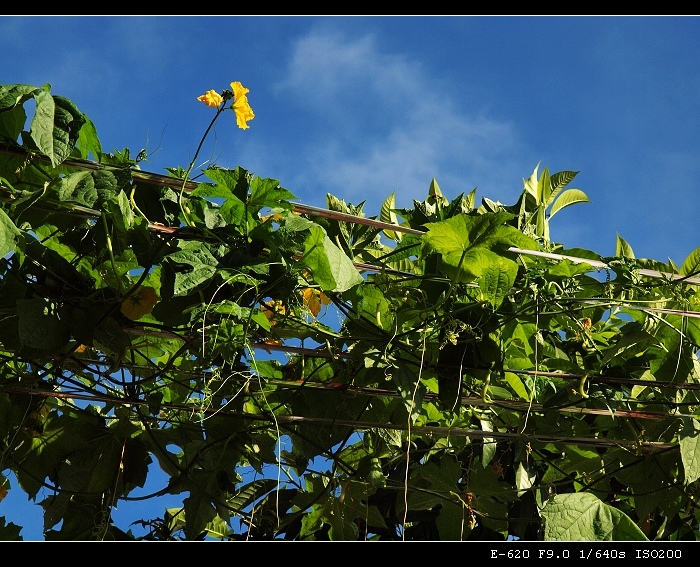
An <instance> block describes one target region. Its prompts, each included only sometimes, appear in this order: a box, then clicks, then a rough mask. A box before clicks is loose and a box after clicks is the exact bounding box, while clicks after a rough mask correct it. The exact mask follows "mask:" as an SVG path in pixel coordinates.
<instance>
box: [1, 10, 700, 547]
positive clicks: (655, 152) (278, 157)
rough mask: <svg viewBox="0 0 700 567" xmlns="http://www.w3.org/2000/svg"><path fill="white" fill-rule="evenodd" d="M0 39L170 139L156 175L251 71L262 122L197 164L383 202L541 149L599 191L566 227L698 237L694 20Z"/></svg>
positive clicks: (86, 105) (99, 105)
mask: <svg viewBox="0 0 700 567" xmlns="http://www.w3.org/2000/svg"><path fill="white" fill-rule="evenodd" d="M0 53H2V59H1V60H0V83H2V84H15V83H26V84H32V85H35V86H41V85H43V84H45V83H50V84H51V86H52V88H51V92H52V93H53V94H55V95H62V96H65V97H68V98H70V99H71V100H72V101H73V102H74V103H75V104H76V105H77V106H78V108H79V109H80V110H81V111H82V112H84V113H85V114H87V115H88V116H89V117H90V118H91V119H92V121H93V122H94V123H95V126H96V127H97V132H98V135H99V137H100V140H101V142H102V145H103V149H104V150H105V151H111V150H113V149H122V148H125V147H128V148H129V149H130V150H131V152H132V155H135V154H136V153H137V152H138V151H139V150H140V149H141V148H147V149H148V151H149V152H154V151H155V150H156V149H157V150H158V151H156V152H155V153H153V154H152V155H151V156H150V157H149V159H148V161H147V162H145V163H142V169H146V170H149V171H155V172H159V173H165V169H164V168H165V167H174V166H182V167H187V166H188V165H189V162H190V160H191V159H192V157H193V154H194V151H195V149H196V147H197V144H198V142H199V140H200V138H201V136H202V134H203V132H204V130H205V129H206V127H207V125H208V124H209V121H210V120H211V118H212V116H213V113H214V110H213V109H211V108H207V107H205V106H204V105H203V104H202V103H200V102H197V100H196V98H197V96H199V95H200V94H203V93H204V92H205V91H207V90H209V89H214V90H217V91H219V92H221V91H222V90H223V89H225V88H228V87H229V84H230V82H231V81H240V82H242V83H243V85H245V86H246V87H247V88H249V89H250V92H249V93H248V99H249V102H250V104H251V106H252V108H253V110H254V112H255V115H256V116H255V119H254V120H253V121H251V122H250V123H249V125H250V129H249V130H245V131H244V130H240V129H238V128H236V126H235V121H234V119H233V115H232V114H230V113H229V114H228V116H225V117H224V119H223V120H220V121H219V122H217V126H216V130H215V132H214V133H213V135H212V136H210V138H208V142H207V144H206V145H205V148H204V150H203V152H202V154H200V161H204V160H211V161H210V162H209V163H216V164H217V165H220V166H222V167H235V166H239V165H240V166H242V167H244V168H245V169H248V170H249V171H251V172H253V173H255V174H256V175H259V176H261V177H272V178H274V179H278V180H279V181H280V183H281V185H282V186H284V187H285V188H287V189H289V190H290V191H292V192H293V193H294V194H295V195H297V196H298V197H299V199H298V200H299V201H300V202H302V203H305V204H310V205H316V206H325V197H326V193H332V194H333V195H335V196H336V197H339V198H341V199H345V201H346V202H351V203H353V204H359V203H360V202H362V201H365V202H366V204H365V209H364V210H365V213H366V215H367V216H372V215H377V214H378V213H379V207H380V205H381V203H382V201H383V200H384V199H385V198H386V197H388V196H389V195H390V194H391V193H392V192H393V193H395V194H396V199H397V205H398V206H399V207H411V206H412V200H413V199H417V200H421V201H422V200H424V199H425V197H426V196H427V191H428V187H429V185H430V181H431V179H432V178H433V177H435V178H436V179H437V181H438V183H439V185H440V188H441V190H442V192H443V193H444V194H445V195H446V196H447V197H448V198H454V197H456V196H457V195H459V194H460V193H468V192H470V191H471V190H472V189H474V188H476V189H477V197H478V199H479V200H480V199H481V198H482V197H488V198H489V199H492V200H496V201H500V202H502V203H505V204H508V205H510V204H513V203H515V201H516V200H517V198H518V196H519V195H520V192H521V191H522V187H523V178H526V177H529V175H530V174H531V173H532V171H533V170H534V168H535V166H537V164H538V163H540V162H541V166H540V171H541V169H542V168H544V167H548V168H549V170H550V172H552V173H554V172H556V171H561V170H574V171H580V173H579V174H578V176H577V177H576V179H575V180H574V181H573V182H572V184H571V187H576V188H579V189H581V190H583V191H584V192H585V193H587V195H588V196H589V198H590V199H591V203H588V204H584V205H576V206H574V207H571V208H570V209H565V210H564V211H562V212H560V213H558V215H557V216H556V217H555V219H554V220H553V221H552V226H551V230H552V233H551V236H552V239H553V240H554V241H556V242H561V243H563V244H564V245H565V246H566V247H568V248H574V247H581V248H587V249H589V250H593V251H595V252H598V253H600V254H602V255H604V256H612V255H613V254H614V253H615V242H616V235H617V234H619V235H620V236H622V238H624V239H625V240H626V241H627V242H628V243H629V244H630V245H631V246H632V248H633V250H634V253H635V255H636V256H637V257H639V258H641V257H644V258H653V259H656V260H661V261H667V260H668V259H669V258H670V259H672V260H673V261H674V262H676V263H677V264H679V265H680V264H681V263H682V262H683V260H684V259H685V258H686V257H687V256H688V254H690V253H691V252H692V251H693V250H695V249H696V248H699V247H700V231H699V230H698V226H699V224H700V223H698V219H699V218H700V175H699V174H700V160H699V159H698V158H699V155H700V96H699V93H700V63H698V62H699V61H700V18H698V17H685V16H684V17H646V16H644V17H642V16H636V17H626V16H622V17H602V16H601V17H584V16H579V17H546V16H542V17H530V16H528V17H495V16H494V17H481V16H478V17H477V16H460V17H457V16H449V17H419V16H416V17H414V16H411V17H399V16H383V17H306V16H295V17H291V16H280V17H262V16H261V17H252V16H245V17H233V16H211V17H190V16H177V17H135V16H131V17H117V16H109V17H79V16H50V17H18V16H4V17H0ZM11 492H12V491H11ZM14 492H17V491H14ZM7 508H8V504H7V499H6V501H4V502H2V503H0V516H2V515H7V516H8V520H9V519H10V514H8V513H7V512H6V509H7ZM15 517H16V516H15ZM14 521H18V520H16V519H15V520H14ZM22 534H23V535H24V536H25V537H28V535H29V532H28V530H26V529H25V531H23V532H22Z"/></svg>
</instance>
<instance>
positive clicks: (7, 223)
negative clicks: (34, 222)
mask: <svg viewBox="0 0 700 567" xmlns="http://www.w3.org/2000/svg"><path fill="white" fill-rule="evenodd" d="M21 237H22V231H21V230H19V229H18V228H17V227H16V226H15V223H13V222H12V219H10V217H8V216H7V213H5V211H3V210H2V209H0V257H4V256H7V255H8V254H9V253H10V252H14V250H15V248H16V246H17V243H18V242H19V241H20V238H21Z"/></svg>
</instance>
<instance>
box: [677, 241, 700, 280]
mask: <svg viewBox="0 0 700 567" xmlns="http://www.w3.org/2000/svg"><path fill="white" fill-rule="evenodd" d="M680 273H681V274H683V275H684V276H694V277H698V275H700V248H696V249H695V250H693V251H692V252H691V253H690V254H688V257H687V258H686V259H685V260H684V261H683V265H682V266H681V269H680Z"/></svg>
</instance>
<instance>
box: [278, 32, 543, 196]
mask: <svg viewBox="0 0 700 567" xmlns="http://www.w3.org/2000/svg"><path fill="white" fill-rule="evenodd" d="M436 85H437V86H436ZM277 87H278V89H279V91H280V92H283V93H284V96H285V97H286V98H287V100H288V103H290V104H292V105H294V106H296V107H297V108H298V109H300V111H302V112H304V113H308V114H309V116H310V117H312V120H311V122H307V123H305V126H306V135H307V137H306V138H304V139H303V140H302V141H303V152H306V153H307V154H308V152H312V153H313V159H312V160H309V161H308V163H309V165H310V167H311V168H312V171H308V172H307V173H308V174H309V175H308V178H309V179H315V180H319V181H321V183H320V184H321V185H322V186H323V187H324V195H325V192H330V193H334V194H336V195H337V196H341V197H343V198H345V199H346V200H349V201H352V202H354V203H358V202H360V201H364V200H367V201H368V202H373V204H374V205H376V203H377V202H379V201H380V199H381V200H383V198H385V197H386V196H388V195H389V193H391V192H396V195H397V202H398V205H399V206H408V205H410V204H411V199H419V200H422V199H424V198H425V197H426V196H427V190H428V186H429V184H430V180H431V179H432V178H433V177H436V178H437V179H438V182H439V183H440V185H441V187H443V188H444V187H450V191H449V193H450V194H451V195H452V196H454V195H456V194H458V193H460V192H468V191H470V190H471V189H473V188H474V186H475V185H477V184H479V185H481V184H482V182H486V183H487V184H492V185H495V186H499V185H503V186H507V187H509V189H512V193H510V194H504V193H501V194H502V195H503V198H502V200H503V201H508V199H510V198H513V197H514V196H517V194H519V192H520V190H521V189H522V186H518V185H517V183H516V184H514V183H513V179H516V180H517V179H519V178H522V177H523V176H526V175H527V174H528V173H529V172H523V171H519V170H518V171H517V173H516V172H515V169H514V168H513V167H512V159H510V158H509V154H510V153H512V152H516V151H517V146H518V145H519V142H518V136H517V133H516V132H515V130H514V128H513V126H512V125H511V124H509V123H506V122H499V121H497V120H495V119H492V118H489V117H488V116H486V115H484V113H483V112H482V111H480V110H479V109H476V108H470V105H469V103H468V101H464V100H462V99H461V97H460V91H459V90H458V87H457V86H456V85H455V86H452V87H451V86H450V85H445V83H443V82H440V81H439V80H438V77H434V76H432V75H431V71H430V70H429V69H425V68H424V67H423V66H422V64H421V63H420V62H418V61H412V60H409V59H407V58H406V57H403V56H401V55H395V54H391V53H384V52H381V51H380V50H379V48H378V47H377V44H376V42H375V40H374V38H373V36H371V35H365V36H362V37H354V38H350V37H347V35H344V34H343V33H340V32H336V31H328V30H316V31H314V32H312V33H310V34H309V35H307V36H305V37H303V38H301V39H299V40H297V41H296V42H295V43H294V46H293V49H292V54H291V57H290V61H289V66H288V69H287V75H286V76H285V77H284V78H283V79H282V80H281V81H280V82H279V84H278V85H277ZM509 161H510V164H511V166H510V167H509ZM533 167H534V164H533ZM317 185H318V184H316V186H317ZM480 196H484V194H481V193H480ZM486 196H489V197H490V198H498V196H496V197H494V196H493V195H492V194H489V195H486Z"/></svg>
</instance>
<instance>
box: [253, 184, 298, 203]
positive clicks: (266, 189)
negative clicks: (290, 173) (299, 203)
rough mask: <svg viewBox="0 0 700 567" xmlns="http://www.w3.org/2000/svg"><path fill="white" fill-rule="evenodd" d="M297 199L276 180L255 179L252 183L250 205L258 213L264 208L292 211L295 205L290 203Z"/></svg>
mask: <svg viewBox="0 0 700 567" xmlns="http://www.w3.org/2000/svg"><path fill="white" fill-rule="evenodd" d="M296 198H297V197H296V195H294V194H293V193H291V192H289V191H287V190H286V189H285V188H284V187H281V186H280V182H279V181H277V180H276V179H261V178H260V177H254V178H253V179H252V181H251V182H250V203H249V204H250V205H251V206H252V207H255V209H256V211H257V210H260V209H262V208H263V207H270V208H275V209H276V208H282V209H285V210H291V209H292V208H293V205H292V204H291V203H289V202H288V201H289V200H290V199H296Z"/></svg>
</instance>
